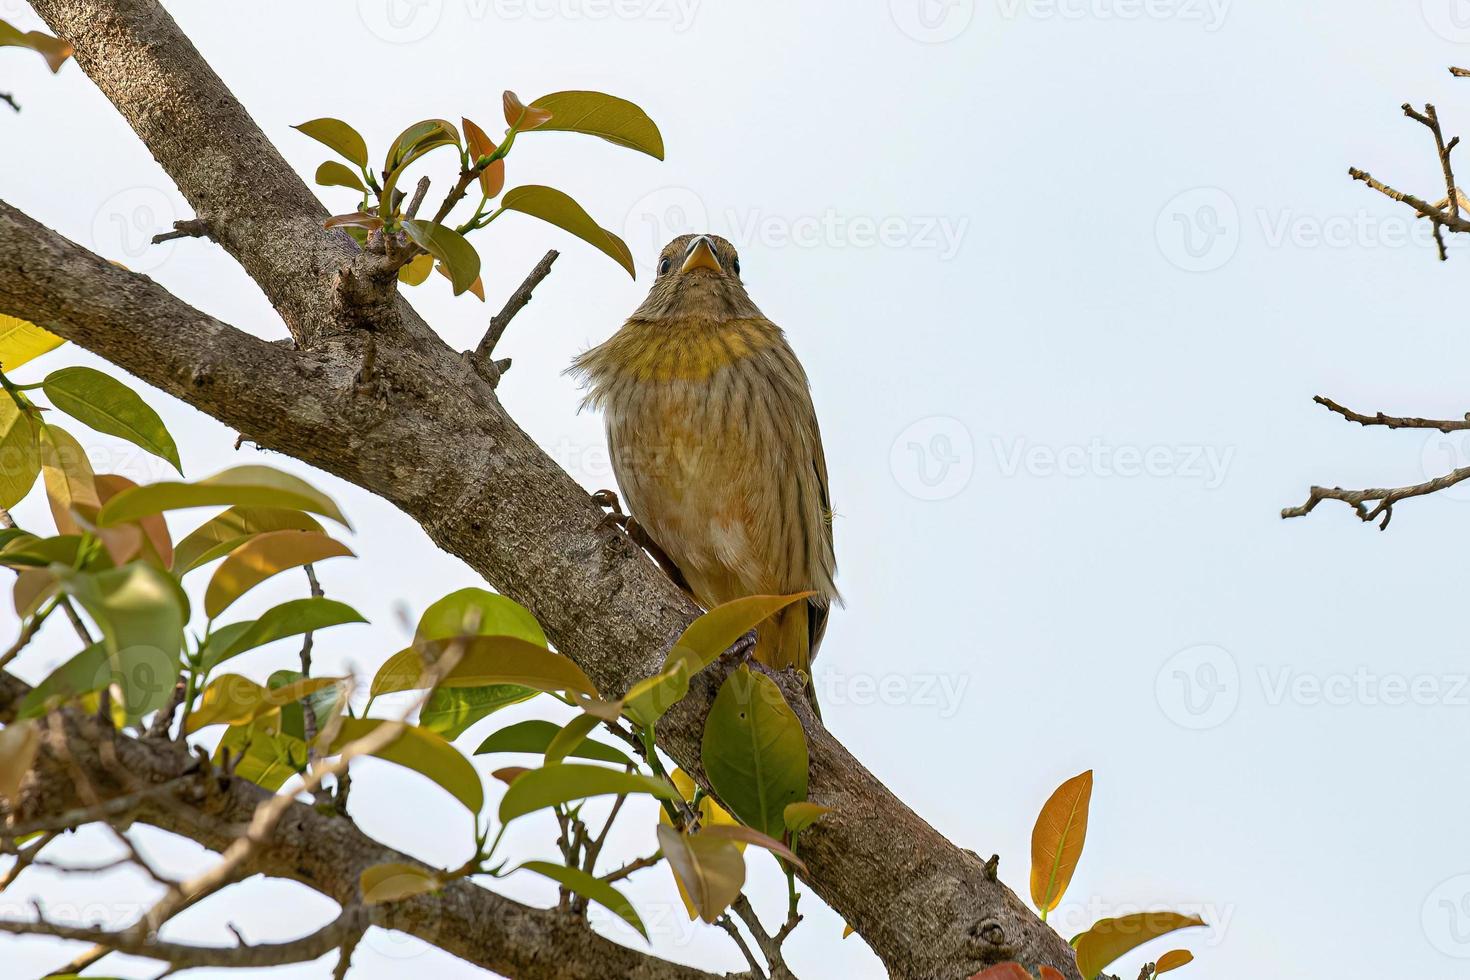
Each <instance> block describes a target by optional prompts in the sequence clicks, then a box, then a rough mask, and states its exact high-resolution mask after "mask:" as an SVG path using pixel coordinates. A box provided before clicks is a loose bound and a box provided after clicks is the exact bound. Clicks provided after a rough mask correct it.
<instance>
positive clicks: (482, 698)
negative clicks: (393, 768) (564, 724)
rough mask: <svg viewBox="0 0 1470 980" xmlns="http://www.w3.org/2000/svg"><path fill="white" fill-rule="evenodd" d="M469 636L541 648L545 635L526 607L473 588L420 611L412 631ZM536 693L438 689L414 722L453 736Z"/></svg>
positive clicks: (510, 687)
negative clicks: (518, 641) (497, 637)
mask: <svg viewBox="0 0 1470 980" xmlns="http://www.w3.org/2000/svg"><path fill="white" fill-rule="evenodd" d="M470 634H479V635H485V636H495V635H500V636H514V637H519V638H520V639H522V640H525V641H526V642H528V643H534V644H535V645H536V646H539V647H545V646H546V634H545V633H543V632H542V631H541V625H540V624H539V623H537V622H536V617H534V616H532V615H531V613H530V610H528V609H526V607H525V606H522V605H521V604H520V603H517V602H513V601H512V600H510V599H507V598H506V597H505V596H503V595H496V594H495V593H494V592H488V591H486V590H485V589H476V588H469V589H460V590H459V591H458V592H451V593H450V594H449V595H447V596H445V597H444V598H442V599H440V600H439V601H437V602H435V603H434V604H433V605H431V606H429V608H428V609H425V610H424V614H423V616H421V617H419V623H418V628H417V629H416V630H415V631H414V640H415V641H416V642H423V641H426V640H441V639H447V638H449V637H454V636H466V635H470ZM539 693H540V692H539V691H537V690H534V689H532V688H529V687H524V686H522V685H519V684H491V685H489V686H486V687H481V688H473V687H449V688H446V687H441V688H439V689H438V690H436V691H435V692H434V693H433V694H430V695H429V700H428V701H427V702H426V703H425V704H424V707H423V709H422V710H421V711H420V712H419V724H420V725H423V726H424V727H425V728H428V729H429V730H430V731H434V732H438V733H439V734H441V735H443V736H444V737H445V738H448V739H455V738H458V737H459V736H460V735H462V734H463V733H464V731H465V729H467V728H469V727H470V726H471V725H473V724H474V723H475V722H477V721H479V720H481V719H482V718H486V717H489V716H490V715H491V714H493V713H495V712H496V711H499V710H500V709H501V708H505V707H508V706H510V705H512V704H520V703H521V702H522V701H528V700H530V699H531V698H533V697H535V696H536V695H537V694H539ZM537 751H538V752H539V751H542V750H540V749H538V750H537Z"/></svg>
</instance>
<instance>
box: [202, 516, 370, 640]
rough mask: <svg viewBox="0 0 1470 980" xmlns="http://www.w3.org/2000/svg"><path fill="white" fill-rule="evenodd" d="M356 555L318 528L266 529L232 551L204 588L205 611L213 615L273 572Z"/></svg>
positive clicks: (209, 615)
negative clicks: (297, 529) (318, 530)
mask: <svg viewBox="0 0 1470 980" xmlns="http://www.w3.org/2000/svg"><path fill="white" fill-rule="evenodd" d="M338 557H345V558H350V557H353V555H352V549H350V548H348V547H347V546H346V545H345V544H343V543H342V542H340V541H338V540H336V539H335V538H329V537H327V536H326V535H325V534H321V533H319V532H317V531H267V532H265V533H264V534H259V535H256V536H255V537H253V538H251V539H250V540H248V541H246V542H245V543H244V544H242V545H240V547H238V548H236V549H235V550H234V551H232V552H230V556H229V557H228V558H226V559H225V560H224V562H223V563H221V564H220V566H219V568H217V569H215V572H214V575H213V576H212V577H211V578H210V580H209V586H208V588H206V589H205V590H204V612H205V614H206V615H207V616H208V617H209V618H210V619H214V618H215V617H217V616H218V615H219V614H220V613H222V612H224V611H225V610H226V609H227V608H229V606H230V604H231V603H233V602H234V601H235V600H236V599H238V598H240V597H241V596H242V595H244V594H245V593H246V592H249V591H250V590H251V589H253V588H255V587H256V586H257V585H259V584H260V583H261V582H264V581H265V580H266V579H268V578H270V577H271V576H273V575H278V574H280V573H281V572H284V571H286V570H287V569H290V568H300V567H301V566H302V565H310V564H312V563H314V562H319V561H325V560H326V559H328V558H338Z"/></svg>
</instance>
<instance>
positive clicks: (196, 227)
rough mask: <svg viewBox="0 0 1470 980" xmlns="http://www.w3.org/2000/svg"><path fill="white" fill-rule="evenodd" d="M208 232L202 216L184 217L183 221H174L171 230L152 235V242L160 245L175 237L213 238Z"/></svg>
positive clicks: (207, 226)
mask: <svg viewBox="0 0 1470 980" xmlns="http://www.w3.org/2000/svg"><path fill="white" fill-rule="evenodd" d="M213 237H214V236H213V235H210V233H209V223H208V222H207V221H205V220H204V219H203V218H185V219H184V220H183V221H175V222H174V230H173V231H162V232H159V233H158V234H156V235H154V236H153V244H154V245H161V244H162V243H164V242H171V241H173V240H174V239H175V238H213Z"/></svg>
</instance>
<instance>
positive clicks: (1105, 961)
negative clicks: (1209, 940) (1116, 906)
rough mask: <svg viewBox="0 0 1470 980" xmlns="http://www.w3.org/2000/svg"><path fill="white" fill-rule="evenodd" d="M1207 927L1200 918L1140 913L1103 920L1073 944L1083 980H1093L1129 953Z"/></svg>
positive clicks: (1162, 913) (1166, 913) (1173, 913)
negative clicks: (1182, 931) (1180, 932)
mask: <svg viewBox="0 0 1470 980" xmlns="http://www.w3.org/2000/svg"><path fill="white" fill-rule="evenodd" d="M1204 924H1205V923H1204V920H1203V919H1201V918H1200V917H1199V916H1197V915H1180V914H1179V913H1178V912H1140V913H1138V914H1136V915H1124V916H1120V917H1118V918H1116V919H1102V920H1100V921H1098V922H1097V923H1095V924H1094V925H1093V927H1092V928H1091V929H1089V930H1087V931H1086V932H1084V933H1083V934H1082V935H1080V936H1078V937H1077V939H1076V941H1075V942H1074V943H1073V944H1072V945H1073V946H1074V947H1076V949H1077V969H1078V971H1079V972H1080V973H1081V974H1082V977H1083V980H1093V978H1095V977H1096V976H1097V975H1098V974H1099V973H1101V972H1102V971H1103V970H1104V969H1106V968H1107V967H1108V966H1109V965H1110V964H1111V963H1112V962H1113V961H1114V960H1116V959H1117V958H1118V957H1120V956H1122V955H1123V954H1125V953H1127V952H1128V951H1129V950H1131V949H1134V948H1136V947H1138V946H1142V945H1143V944H1144V943H1146V942H1148V941H1149V940H1151V939H1158V938H1159V937H1160V936H1165V935H1168V934H1169V933H1171V932H1173V931H1174V930H1176V929H1188V928H1190V927H1191V926H1202V925H1204Z"/></svg>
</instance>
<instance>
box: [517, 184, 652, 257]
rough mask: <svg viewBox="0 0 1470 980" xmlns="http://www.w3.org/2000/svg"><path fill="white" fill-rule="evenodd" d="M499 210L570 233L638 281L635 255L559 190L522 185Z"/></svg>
mask: <svg viewBox="0 0 1470 980" xmlns="http://www.w3.org/2000/svg"><path fill="white" fill-rule="evenodd" d="M500 206H501V207H502V208H504V209H505V210H507V211H519V212H521V213H522V214H529V215H531V216H532V217H533V218H540V219H541V220H542V221H545V222H548V223H550V224H553V225H556V226H557V227H558V228H560V229H562V230H563V231H569V232H571V233H572V234H573V235H576V236H577V237H578V238H580V239H582V241H584V242H586V243H587V244H589V245H591V246H592V247H593V248H596V249H597V250H598V251H600V252H603V253H604V254H606V255H608V256H609V257H611V258H612V260H613V261H614V262H616V263H618V265H621V266H622V267H623V268H624V269H626V270H627V271H628V275H630V276H632V277H633V278H634V279H636V278H638V273H637V271H636V270H635V269H634V268H633V258H632V253H631V252H630V251H629V250H628V246H627V245H626V244H625V243H624V242H623V240H622V239H621V238H619V237H618V236H617V235H614V234H613V233H612V232H610V231H608V230H607V229H606V228H602V227H599V226H598V224H597V222H595V221H593V220H592V216H591V215H589V214H588V213H587V212H586V211H584V210H582V205H580V204H578V203H577V202H576V201H574V200H572V199H571V198H570V197H568V196H567V195H566V194H563V193H562V192H561V191H559V190H557V189H556V188H554V187H544V186H542V185H540V184H523V185H522V186H520V187H517V188H514V189H512V190H509V191H506V192H505V196H504V197H503V198H501V199H500Z"/></svg>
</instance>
